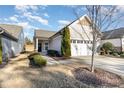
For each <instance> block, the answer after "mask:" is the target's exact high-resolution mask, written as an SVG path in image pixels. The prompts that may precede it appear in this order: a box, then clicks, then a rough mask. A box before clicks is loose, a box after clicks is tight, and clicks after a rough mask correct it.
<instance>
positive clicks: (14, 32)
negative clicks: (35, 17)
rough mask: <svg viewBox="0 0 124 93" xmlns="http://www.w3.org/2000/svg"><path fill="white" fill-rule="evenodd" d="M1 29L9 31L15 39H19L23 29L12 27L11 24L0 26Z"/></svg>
mask: <svg viewBox="0 0 124 93" xmlns="http://www.w3.org/2000/svg"><path fill="white" fill-rule="evenodd" d="M0 27H2V28H3V29H5V31H7V32H8V33H9V34H11V35H12V36H14V37H15V38H18V36H19V34H20V32H21V31H22V29H23V28H22V27H21V26H17V25H10V24H0Z"/></svg>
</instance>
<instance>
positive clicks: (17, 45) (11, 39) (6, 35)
mask: <svg viewBox="0 0 124 93" xmlns="http://www.w3.org/2000/svg"><path fill="white" fill-rule="evenodd" d="M0 33H1V34H0V37H1V44H2V60H3V62H4V61H5V60H6V59H9V58H11V57H14V56H17V55H19V54H20V52H22V51H23V48H24V32H23V28H22V27H21V26H17V25H9V24H0Z"/></svg>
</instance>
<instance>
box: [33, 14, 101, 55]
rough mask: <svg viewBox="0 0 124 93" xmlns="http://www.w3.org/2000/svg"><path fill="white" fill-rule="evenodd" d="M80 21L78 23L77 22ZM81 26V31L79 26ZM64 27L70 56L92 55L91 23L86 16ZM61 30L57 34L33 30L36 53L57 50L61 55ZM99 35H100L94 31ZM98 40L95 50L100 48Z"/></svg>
mask: <svg viewBox="0 0 124 93" xmlns="http://www.w3.org/2000/svg"><path fill="white" fill-rule="evenodd" d="M79 20H80V21H79ZM80 23H81V24H82V25H83V26H82V27H83V29H82V27H81V25H80ZM66 27H68V28H69V30H70V39H71V42H70V43H71V56H87V55H91V53H92V43H93V37H92V33H93V31H92V29H91V21H90V20H89V18H88V16H86V15H84V16H82V17H81V18H80V19H77V20H75V21H73V22H72V23H70V24H69V25H67V26H66ZM63 29H64V28H62V29H61V30H60V31H58V32H56V33H55V32H51V31H45V30H35V34H34V42H35V49H36V50H37V51H38V52H42V53H45V54H46V53H47V50H48V49H50V50H57V51H58V52H59V53H60V54H61V40H62V31H63ZM96 32H97V33H98V34H99V35H101V33H100V32H99V31H96ZM100 41H101V40H100V38H99V39H98V41H97V46H96V48H97V50H98V49H99V46H100Z"/></svg>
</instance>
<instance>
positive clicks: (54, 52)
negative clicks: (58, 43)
mask: <svg viewBox="0 0 124 93" xmlns="http://www.w3.org/2000/svg"><path fill="white" fill-rule="evenodd" d="M47 55H49V56H52V57H59V56H60V54H59V52H58V51H56V50H48V51H47Z"/></svg>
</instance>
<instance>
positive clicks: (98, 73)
mask: <svg viewBox="0 0 124 93" xmlns="http://www.w3.org/2000/svg"><path fill="white" fill-rule="evenodd" d="M72 73H73V75H74V77H75V78H76V79H77V80H79V81H81V82H82V83H86V84H88V85H90V86H93V87H119V86H120V85H121V84H122V83H123V79H122V78H121V77H120V76H118V75H116V74H113V73H110V72H107V71H104V70H102V69H98V68H97V69H95V70H94V73H93V72H90V69H89V67H79V68H75V69H74V70H72Z"/></svg>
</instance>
